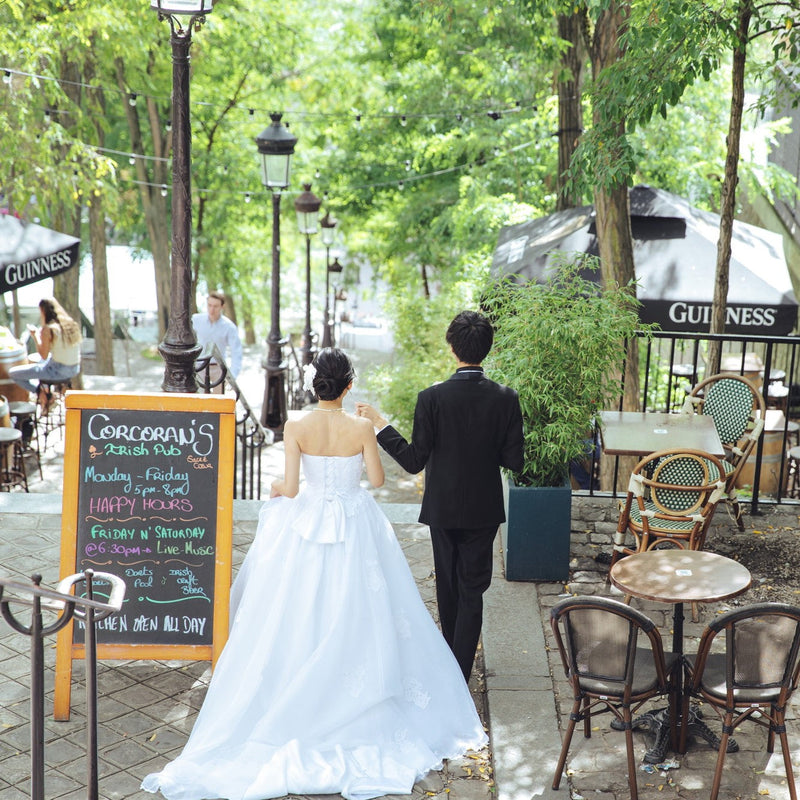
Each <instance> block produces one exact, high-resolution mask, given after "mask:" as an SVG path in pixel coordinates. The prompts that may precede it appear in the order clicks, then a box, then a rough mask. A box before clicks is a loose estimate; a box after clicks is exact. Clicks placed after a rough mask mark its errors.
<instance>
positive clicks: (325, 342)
mask: <svg viewBox="0 0 800 800" xmlns="http://www.w3.org/2000/svg"><path fill="white" fill-rule="evenodd" d="M319 224H320V228H321V229H322V243H323V244H324V245H325V317H324V320H323V323H322V346H323V347H333V339H334V337H333V333H332V331H331V317H330V272H331V245H332V244H333V243H334V241H335V240H336V226H337V225H338V224H339V220H338V219H336V218H335V217H332V216H331V214H330V211H327V212H326V213H325V216H324V217H323V218H322V219H321V220H320V221H319Z"/></svg>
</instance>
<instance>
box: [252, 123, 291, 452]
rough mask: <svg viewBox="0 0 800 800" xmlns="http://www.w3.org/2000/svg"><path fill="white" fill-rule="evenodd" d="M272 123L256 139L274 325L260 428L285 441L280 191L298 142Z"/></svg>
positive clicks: (271, 326)
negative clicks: (268, 201) (267, 220)
mask: <svg viewBox="0 0 800 800" xmlns="http://www.w3.org/2000/svg"><path fill="white" fill-rule="evenodd" d="M270 119H272V123H271V124H270V125H268V126H267V127H266V128H265V129H264V130H263V131H262V132H261V133H260V134H259V135H258V136H257V137H256V144H257V145H258V152H259V153H260V154H261V167H262V173H261V182H262V183H263V184H264V186H265V187H266V188H267V189H269V190H270V191H271V192H272V286H271V290H272V297H271V299H272V311H271V314H272V321H271V324H270V329H269V335H268V336H267V360H266V362H265V364H264V368H265V370H266V373H267V374H266V379H265V384H264V402H263V404H262V406H261V424H262V425H263V426H264V427H265V428H269V429H270V430H271V431H272V432H273V434H275V439H276V441H279V440H280V439H282V438H283V426H284V424H285V423H286V419H287V416H288V415H287V411H286V377H285V376H286V363H285V362H284V361H283V349H282V347H283V344H284V339H283V337H282V336H281V215H280V211H281V190H282V189H285V188H286V187H287V186H288V185H289V170H290V167H291V157H292V153H294V146H295V145H296V144H297V138H296V137H295V136H293V135H292V134H291V133H290V132H289V129H288V128H287V127H286V126H285V125H284V124H283V123H282V122H281V115H280V114H270Z"/></svg>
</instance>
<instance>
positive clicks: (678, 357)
mask: <svg viewBox="0 0 800 800" xmlns="http://www.w3.org/2000/svg"><path fill="white" fill-rule="evenodd" d="M712 342H719V343H720V347H721V357H720V363H719V367H717V365H710V364H708V358H709V346H710V344H711V343H712ZM798 348H800V337H797V336H780V337H771V336H743V335H736V334H714V335H712V334H708V333H672V332H666V331H658V332H654V333H653V334H652V335H651V336H650V337H649V338H642V339H641V340H640V350H639V387H640V394H639V405H640V409H641V410H642V411H671V412H677V411H679V410H680V409H681V407H682V406H683V402H684V400H685V398H686V395H687V394H688V393H689V392H690V391H691V388H692V386H694V385H695V384H696V383H698V382H699V381H701V380H702V379H703V378H706V377H710V376H711V375H713V374H716V373H717V372H733V373H736V374H740V375H744V376H745V377H748V378H750V379H751V380H752V381H753V382H754V383H755V384H756V386H757V387H758V389H759V391H760V392H761V394H762V397H763V398H764V404H765V406H766V408H767V420H766V423H767V424H766V426H765V433H764V435H762V437H761V439H760V440H759V442H758V446H757V448H756V449H755V450H754V452H753V454H752V455H751V456H750V461H752V462H753V466H752V496H751V497H750V499H749V500H748V502H749V503H750V505H751V513H753V514H756V513H758V505H759V503H760V502H768V503H769V502H774V503H785V502H797V499H798V498H797V497H796V495H797V494H798V491H800V486H797V487H796V486H795V474H794V470H795V465H794V463H793V462H792V459H790V458H789V456H788V452H789V449H790V448H791V447H792V446H800V424H798V421H797V419H795V418H798V419H800V363H799V362H800V351H799V350H798ZM619 408H622V395H621V394H620V397H619ZM599 457H600V458H601V457H602V456H599V455H598V450H597V449H594V450H593V453H592V464H591V469H592V474H596V473H597V467H598V464H597V459H598V458H599ZM767 459H769V461H767ZM767 464H768V467H767V466H766V465H767ZM762 477H764V478H768V480H766V481H765V480H762ZM765 485H766V486H767V488H765ZM624 486H627V476H621V475H617V474H616V471H615V474H614V480H613V489H612V494H614V495H616V494H617V488H618V487H624ZM745 491H750V489H749V488H748V489H746V490H742V491H740V499H741V500H742V501H744V499H745ZM589 492H590V493H594V492H595V487H594V485H592V486H591V487H590V488H589Z"/></svg>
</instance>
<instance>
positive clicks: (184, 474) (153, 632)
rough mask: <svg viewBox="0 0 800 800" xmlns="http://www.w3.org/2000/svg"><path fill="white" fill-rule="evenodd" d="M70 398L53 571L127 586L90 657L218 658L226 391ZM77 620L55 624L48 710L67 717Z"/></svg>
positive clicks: (228, 501)
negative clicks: (114, 579) (57, 566)
mask: <svg viewBox="0 0 800 800" xmlns="http://www.w3.org/2000/svg"><path fill="white" fill-rule="evenodd" d="M66 409H67V410H66V434H65V436H66V439H65V455H64V500H63V513H62V540H61V577H62V578H64V577H66V576H67V575H71V574H75V573H78V572H83V571H84V570H86V569H94V570H95V571H99V572H108V573H111V574H113V575H118V576H119V577H120V578H122V580H124V581H125V584H126V587H127V590H126V594H125V602H124V603H123V607H122V610H121V611H120V612H118V613H116V614H112V615H111V616H109V617H107V618H106V619H104V620H102V621H101V622H100V623H99V624H98V625H97V657H98V658H115V659H138V658H171V659H187V660H211V661H212V662H214V661H216V658H217V656H218V655H219V653H220V652H221V650H222V647H223V645H224V642H225V638H226V637H227V631H228V599H229V591H230V576H231V529H232V522H233V453H234V436H235V417H234V414H235V401H234V399H233V398H232V397H220V396H215V395H189V394H137V395H132V394H119V393H115V394H92V393H89V392H68V393H67V397H66ZM102 592H103V586H102V584H100V585H99V586H96V587H95V595H96V597H97V599H102ZM82 625H83V623H82V622H81V621H77V622H75V623H74V624H73V625H71V626H68V627H67V628H65V629H64V630H63V631H62V632H61V634H59V639H58V645H57V648H58V650H57V657H56V686H55V689H56V703H55V716H56V719H68V717H69V686H70V683H71V662H72V660H73V659H74V658H79V657H82V656H83V654H84V653H83V641H84V632H83V630H82ZM64 696H66V700H64Z"/></svg>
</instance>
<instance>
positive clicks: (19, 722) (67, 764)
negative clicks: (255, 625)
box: [0, 495, 493, 800]
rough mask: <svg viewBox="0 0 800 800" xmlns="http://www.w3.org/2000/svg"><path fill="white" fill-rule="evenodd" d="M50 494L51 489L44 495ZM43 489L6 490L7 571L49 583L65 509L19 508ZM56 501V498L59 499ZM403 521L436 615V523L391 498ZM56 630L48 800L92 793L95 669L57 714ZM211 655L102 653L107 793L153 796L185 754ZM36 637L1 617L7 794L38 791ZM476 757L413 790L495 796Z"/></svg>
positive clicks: (243, 526) (241, 547)
mask: <svg viewBox="0 0 800 800" xmlns="http://www.w3.org/2000/svg"><path fill="white" fill-rule="evenodd" d="M40 496H41V495H40ZM31 500H33V501H34V504H35V499H34V496H33V495H31V496H29V497H27V498H26V497H24V496H22V495H13V496H3V497H0V531H2V532H3V534H2V536H0V575H3V576H4V577H13V578H15V579H20V580H22V581H27V580H28V578H29V576H30V574H32V572H34V571H36V572H40V573H41V574H42V575H43V576H44V580H43V584H44V585H46V586H50V587H52V586H54V585H55V584H56V583H57V581H58V558H59V540H60V514H48V513H41V514H39V513H21V514H20V513H16V511H15V510H11V509H12V508H14V509H16V508H19V507H20V505H22V506H23V507H24V506H26V505H28V504H30V502H31ZM50 507H51V509H52V504H50ZM259 507H260V503H258V502H256V501H236V502H235V516H236V522H235V524H234V536H233V540H234V541H233V561H234V569H236V568H238V565H239V564H240V563H241V560H242V559H243V558H244V554H245V552H246V550H247V548H248V547H249V545H250V542H251V541H252V537H253V534H254V532H255V526H256V522H257V510H258V508H259ZM387 509H388V510H389V516H390V517H391V519H393V520H395V522H394V529H395V531H396V534H397V537H398V540H399V542H400V544H401V547H402V548H403V552H404V553H405V555H406V558H407V560H408V562H409V565H410V567H411V570H412V573H413V574H414V577H415V579H416V581H417V585H418V586H419V590H420V594H421V595H422V597H423V600H424V601H425V602H426V604H427V605H428V608H429V609H430V610H431V612H432V614H434V616H435V591H434V578H433V567H432V556H431V548H430V541H429V537H428V531H427V528H426V527H425V526H422V525H420V524H418V523H417V522H416V521H415V519H416V514H417V513H418V506H416V505H414V504H409V505H403V504H399V505H398V506H397V507H396V508H392V507H390V506H387ZM54 664H55V638H54V637H53V638H51V639H46V640H45V715H46V716H45V763H46V774H45V791H46V797H47V799H48V800H78V798H82V800H85V798H86V788H85V785H86V783H85V782H86V769H87V767H86V763H85V750H86V729H85V720H86V714H85V678H84V665H83V661H81V660H77V661H75V662H73V687H72V696H71V714H70V719H69V720H68V721H66V722H56V721H54V720H53V717H52V713H53V678H54ZM210 676H211V667H210V664H209V663H208V662H181V661H105V660H104V661H100V662H99V663H98V668H97V685H98V717H99V725H98V750H99V776H100V796H101V798H104V800H145V798H151V797H152V795H149V794H147V793H145V792H142V791H140V789H139V784H140V782H141V780H142V778H143V777H144V776H145V775H146V774H147V773H148V772H152V771H155V770H157V769H159V768H160V767H161V766H163V765H164V763H165V762H166V761H168V760H169V759H171V758H173V757H174V756H176V755H177V754H178V753H179V752H180V750H181V748H182V747H183V745H184V743H185V742H186V739H187V737H188V735H189V732H190V731H191V728H192V725H193V723H194V719H195V717H196V715H197V712H198V710H199V709H200V706H201V705H202V701H203V697H204V696H205V692H206V688H207V685H208V681H209V679H210ZM482 683H483V682H482V679H481V680H478V678H474V685H473V686H472V688H473V693H474V696H475V698H476V704H477V705H478V706H479V708H483V705H484V701H483V691H482ZM29 716H30V639H29V638H28V637H27V636H24V635H22V634H19V633H17V632H16V631H14V630H13V629H12V628H10V626H8V625H7V624H6V623H5V622H4V621H0V799H1V800H16V799H17V798H23V797H29V796H30V723H29ZM474 755H475V758H474V759H473V758H466V759H461V760H458V761H455V762H450V763H446V764H445V765H444V767H443V769H442V770H441V771H439V772H434V773H430V774H429V775H427V776H425V778H424V779H423V780H422V781H420V782H419V783H418V785H417V786H415V788H414V792H413V797H414V798H417V799H419V798H423V797H431V796H442V797H445V796H449V797H451V798H459V800H461V799H463V800H488V799H489V798H490V797H491V796H492V786H493V784H492V769H491V758H490V749H489V747H486V748H484V750H483V751H481V752H480V753H477V754H474Z"/></svg>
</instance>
